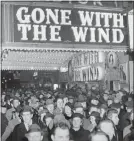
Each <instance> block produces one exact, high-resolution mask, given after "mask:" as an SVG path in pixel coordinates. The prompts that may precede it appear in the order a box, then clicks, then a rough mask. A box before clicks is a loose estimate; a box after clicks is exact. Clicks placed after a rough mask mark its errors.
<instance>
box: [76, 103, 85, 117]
mask: <svg viewBox="0 0 134 141" xmlns="http://www.w3.org/2000/svg"><path fill="white" fill-rule="evenodd" d="M74 113H80V114H82V115H83V114H84V109H83V106H82V105H81V103H80V102H77V103H75V104H74Z"/></svg>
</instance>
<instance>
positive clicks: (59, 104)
mask: <svg viewBox="0 0 134 141" xmlns="http://www.w3.org/2000/svg"><path fill="white" fill-rule="evenodd" d="M56 105H57V107H58V108H59V109H62V108H63V99H62V98H58V99H57V101H56Z"/></svg>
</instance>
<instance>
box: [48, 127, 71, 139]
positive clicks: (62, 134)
mask: <svg viewBox="0 0 134 141" xmlns="http://www.w3.org/2000/svg"><path fill="white" fill-rule="evenodd" d="M69 138H70V135H69V128H67V127H64V126H63V127H60V126H59V127H57V128H56V129H55V131H54V133H53V134H52V135H51V139H52V141H69Z"/></svg>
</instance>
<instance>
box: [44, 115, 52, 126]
mask: <svg viewBox="0 0 134 141" xmlns="http://www.w3.org/2000/svg"><path fill="white" fill-rule="evenodd" d="M53 118H54V117H53V115H52V114H50V113H47V114H46V115H45V116H44V118H43V121H44V122H45V123H46V125H47V127H48V126H49V124H50V122H51V121H52V120H53Z"/></svg>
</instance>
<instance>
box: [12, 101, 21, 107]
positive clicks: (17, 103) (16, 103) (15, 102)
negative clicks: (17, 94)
mask: <svg viewBox="0 0 134 141" xmlns="http://www.w3.org/2000/svg"><path fill="white" fill-rule="evenodd" d="M19 105H20V102H19V100H17V99H15V100H13V107H14V108H17V107H18V106H19Z"/></svg>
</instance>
